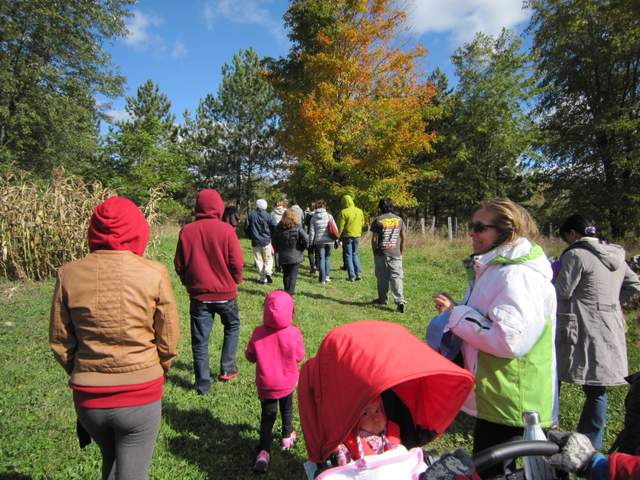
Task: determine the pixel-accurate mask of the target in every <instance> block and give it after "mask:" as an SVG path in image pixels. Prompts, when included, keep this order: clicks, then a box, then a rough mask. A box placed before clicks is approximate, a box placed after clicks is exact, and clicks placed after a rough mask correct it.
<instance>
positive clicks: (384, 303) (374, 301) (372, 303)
mask: <svg viewBox="0 0 640 480" xmlns="http://www.w3.org/2000/svg"><path fill="white" fill-rule="evenodd" d="M386 304H387V302H385V301H384V300H380V299H379V298H376V299H375V300H372V301H371V305H386Z"/></svg>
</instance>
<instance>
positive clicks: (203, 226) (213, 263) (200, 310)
mask: <svg viewBox="0 0 640 480" xmlns="http://www.w3.org/2000/svg"><path fill="white" fill-rule="evenodd" d="M223 212H224V202H223V201H222V197H220V194H219V193H218V192H217V191H215V190H211V189H205V190H201V191H200V192H198V196H197V198H196V220H195V221H194V222H192V223H189V224H187V225H185V226H184V227H183V228H182V230H181V231H180V237H179V239H178V247H177V248H176V256H175V259H174V265H175V268H176V273H177V274H178V276H179V277H180V280H181V281H182V284H183V285H184V286H185V287H186V288H187V291H188V292H189V297H190V298H191V307H190V313H191V350H192V351H193V369H194V371H195V375H196V383H195V389H196V391H197V392H198V393H200V394H201V395H206V394H207V393H209V390H210V389H211V374H210V371H209V335H210V334H211V329H212V328H213V317H214V315H215V314H216V313H217V314H218V315H220V320H221V321H222V325H223V326H224V341H223V343H222V353H221V355H220V374H219V375H218V380H220V381H225V382H226V381H227V380H229V379H231V378H234V377H236V376H238V366H237V364H236V351H237V348H238V334H239V333H240V317H239V315H238V303H237V300H236V297H237V295H238V285H239V284H240V283H241V282H242V268H243V265H244V261H243V257H242V249H241V248H240V242H239V241H238V237H237V235H236V232H235V230H234V228H233V227H232V226H231V225H229V224H227V223H225V222H223V221H222V220H221V217H222V213H223Z"/></svg>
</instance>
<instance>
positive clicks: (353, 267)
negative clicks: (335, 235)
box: [338, 195, 364, 282]
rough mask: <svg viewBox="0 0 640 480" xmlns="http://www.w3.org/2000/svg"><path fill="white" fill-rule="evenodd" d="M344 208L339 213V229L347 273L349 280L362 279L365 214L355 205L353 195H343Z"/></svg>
mask: <svg viewBox="0 0 640 480" xmlns="http://www.w3.org/2000/svg"><path fill="white" fill-rule="evenodd" d="M342 206H343V208H342V210H340V213H338V230H339V231H340V239H341V240H342V248H343V249H344V252H345V259H346V262H345V263H346V265H347V273H348V274H349V281H350V282H355V281H356V280H361V279H362V276H361V274H362V268H361V267H360V255H359V254H358V247H359V246H360V237H361V236H362V227H363V226H364V214H363V213H362V210H361V209H359V208H358V207H356V206H355V203H354V202H353V198H352V197H351V195H345V196H343V197H342Z"/></svg>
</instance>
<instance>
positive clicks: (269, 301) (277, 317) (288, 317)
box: [262, 290, 294, 330]
mask: <svg viewBox="0 0 640 480" xmlns="http://www.w3.org/2000/svg"><path fill="white" fill-rule="evenodd" d="M293 310H294V303H293V298H292V297H291V295H289V294H288V293H287V292H285V291H284V290H275V291H273V292H271V293H269V294H268V295H267V298H265V300H264V314H263V316H262V323H263V324H264V326H265V327H268V328H272V329H274V330H281V329H283V328H286V327H288V326H289V325H291V321H292V320H293Z"/></svg>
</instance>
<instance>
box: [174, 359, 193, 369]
mask: <svg viewBox="0 0 640 480" xmlns="http://www.w3.org/2000/svg"><path fill="white" fill-rule="evenodd" d="M171 368H172V369H174V368H175V369H177V370H184V371H185V372H190V371H192V369H193V368H192V364H191V363H187V362H185V361H183V360H176V361H175V362H173V363H172V364H171Z"/></svg>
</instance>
